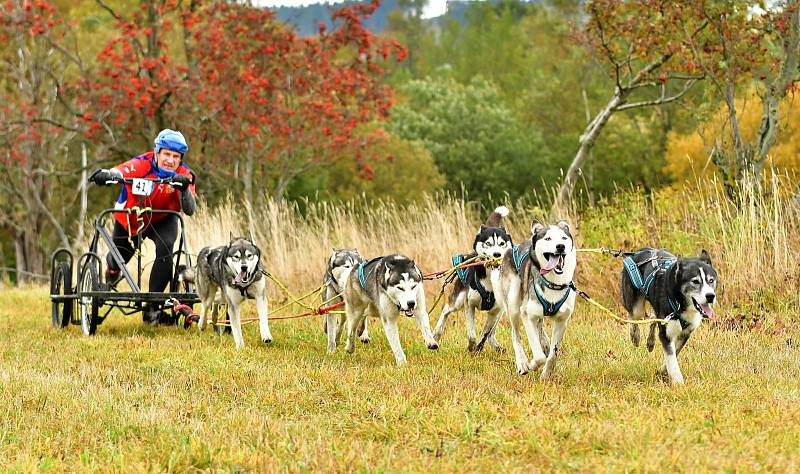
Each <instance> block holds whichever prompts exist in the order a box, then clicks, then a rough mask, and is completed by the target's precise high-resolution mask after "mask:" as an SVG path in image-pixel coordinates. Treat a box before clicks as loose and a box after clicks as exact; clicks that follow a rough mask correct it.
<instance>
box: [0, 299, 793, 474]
mask: <svg viewBox="0 0 800 474" xmlns="http://www.w3.org/2000/svg"><path fill="white" fill-rule="evenodd" d="M253 306H254V304H250V305H248V307H247V309H248V312H247V315H249V316H250V315H253V314H254V308H253ZM49 312H50V308H49V301H48V298H47V294H46V290H44V289H35V288H33V289H22V290H7V291H4V292H3V293H2V294H0V331H2V334H3V336H2V337H0V466H2V470H3V471H45V470H48V471H54V472H58V471H88V470H100V471H107V470H124V471H159V472H164V471H171V472H184V471H191V470H195V469H201V470H212V471H217V470H219V471H239V470H253V471H267V472H270V471H292V472H297V471H322V470H325V471H331V470H333V471H369V472H373V471H391V472H398V471H400V472H403V471H500V470H502V471H507V470H509V471H531V470H534V471H539V470H541V471H553V470H559V471H573V470H577V471H613V472H619V471H637V472H638V471H649V472H653V471H664V470H678V471H697V470H704V471H744V472H749V471H773V472H774V471H796V470H798V469H800V383H798V380H800V362H799V361H800V337H798V333H797V332H787V331H779V332H776V331H772V332H765V331H758V330H738V331H732V330H725V329H722V328H720V327H715V326H714V325H709V324H704V325H703V326H702V327H701V329H700V330H698V331H697V332H696V333H695V337H694V338H693V339H692V340H691V341H690V342H689V345H688V346H687V349H686V351H685V352H684V353H683V354H682V358H681V364H682V368H683V372H684V375H685V376H686V379H687V384H686V385H685V386H681V387H675V388H673V387H669V386H668V385H666V384H665V383H663V382H662V381H661V380H660V379H657V378H656V377H655V370H656V368H657V367H658V365H659V363H660V354H656V353H653V354H650V353H647V352H646V351H645V350H644V349H643V348H640V349H638V350H635V349H634V348H633V347H632V346H631V345H630V343H629V342H628V341H627V328H624V327H622V326H620V325H618V324H616V323H613V322H611V321H609V320H608V319H606V318H604V317H603V316H600V315H599V314H597V313H594V312H593V311H592V310H590V309H589V307H587V306H586V305H583V304H580V303H579V307H578V310H577V312H576V314H575V316H574V318H573V322H572V324H571V325H570V327H569V330H568V331H567V336H566V338H565V345H564V349H563V353H562V356H561V358H560V359H559V361H560V365H559V366H558V367H557V369H556V373H555V377H554V380H552V381H551V382H550V383H547V384H542V383H540V382H539V381H538V380H537V378H536V377H535V376H531V375H528V376H524V377H520V376H517V375H515V373H514V369H513V364H512V362H511V359H510V356H509V355H508V354H499V353H495V352H492V351H489V352H484V353H480V354H477V355H469V354H468V353H467V352H466V350H465V337H464V326H463V320H462V318H458V317H456V318H453V323H452V324H451V326H450V327H449V329H448V332H447V333H446V334H445V336H444V339H443V343H442V348H441V349H440V350H439V351H429V350H427V349H426V348H425V347H424V344H423V343H422V341H421V338H420V336H419V333H418V331H417V330H416V328H415V327H414V325H413V322H412V321H411V320H406V319H405V318H404V320H403V321H402V324H401V338H402V341H403V344H404V347H405V349H406V354H407V356H408V359H409V364H408V365H407V366H406V367H404V368H397V367H395V364H394V360H393V357H392V356H391V352H390V350H389V347H388V344H387V343H386V340H385V338H384V336H383V331H382V329H381V328H380V325H379V324H377V321H375V320H371V322H373V330H372V339H373V342H372V343H371V344H370V345H362V344H360V343H359V345H358V346H357V348H356V352H355V354H352V355H349V354H346V353H344V352H342V351H340V352H338V353H336V354H334V355H332V356H327V355H326V354H325V351H324V347H325V343H324V337H323V334H322V332H321V329H320V322H319V321H318V320H312V319H303V320H293V321H275V322H273V324H272V333H273V335H274V337H275V342H274V343H273V344H272V345H271V346H270V347H263V346H261V345H257V344H256V341H257V340H258V338H257V335H256V331H257V327H255V326H253V325H250V326H247V329H246V331H245V339H246V343H247V344H248V346H247V347H246V348H245V349H244V350H241V351H236V350H234V348H233V341H232V339H231V338H230V337H229V336H226V337H222V338H220V337H218V336H216V335H214V334H213V333H212V332H209V331H207V332H204V333H199V332H197V331H196V328H195V329H194V330H191V331H189V332H185V331H184V330H183V329H180V328H177V327H156V328H152V327H144V326H142V324H141V323H140V322H139V321H137V320H136V318H134V317H128V318H126V317H123V316H113V315H112V317H110V318H109V319H108V320H107V321H106V322H105V323H104V324H103V325H102V326H100V328H99V329H98V334H97V336H95V337H92V338H87V337H84V336H83V335H81V333H80V330H79V328H78V327H76V326H72V327H69V328H68V329H66V330H57V329H54V328H52V327H50V322H49ZM499 339H500V341H501V342H502V343H503V344H504V345H505V346H506V347H508V348H509V349H510V341H509V328H508V327H507V326H504V327H502V328H501V329H500V330H499Z"/></svg>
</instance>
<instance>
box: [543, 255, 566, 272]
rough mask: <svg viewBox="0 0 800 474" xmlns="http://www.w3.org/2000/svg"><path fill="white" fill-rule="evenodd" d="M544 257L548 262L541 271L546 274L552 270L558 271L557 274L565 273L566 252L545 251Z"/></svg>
mask: <svg viewBox="0 0 800 474" xmlns="http://www.w3.org/2000/svg"><path fill="white" fill-rule="evenodd" d="M544 258H546V259H547V263H546V264H545V265H544V266H543V267H542V269H541V270H539V273H541V274H542V275H546V274H548V273H550V272H551V271H554V272H556V275H561V274H562V273H564V254H563V253H545V254H544Z"/></svg>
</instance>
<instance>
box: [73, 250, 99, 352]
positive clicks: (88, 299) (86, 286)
mask: <svg viewBox="0 0 800 474" xmlns="http://www.w3.org/2000/svg"><path fill="white" fill-rule="evenodd" d="M97 274H98V271H97V263H96V262H94V261H91V260H90V261H87V262H86V265H84V266H83V268H82V269H81V275H80V279H79V280H78V290H77V291H78V307H79V308H80V313H81V329H82V330H83V333H84V334H86V335H87V336H93V335H94V333H95V331H97V323H98V322H99V317H98V313H99V311H100V304H99V301H98V300H97V297H92V296H87V295H84V293H85V292H90V291H99V290H100V282H99V280H98V276H97Z"/></svg>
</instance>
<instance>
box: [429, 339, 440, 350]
mask: <svg viewBox="0 0 800 474" xmlns="http://www.w3.org/2000/svg"><path fill="white" fill-rule="evenodd" d="M427 346H428V349H430V350H432V351H435V350H436V349H438V348H439V343H438V342H436V341H430V342H428V343H427Z"/></svg>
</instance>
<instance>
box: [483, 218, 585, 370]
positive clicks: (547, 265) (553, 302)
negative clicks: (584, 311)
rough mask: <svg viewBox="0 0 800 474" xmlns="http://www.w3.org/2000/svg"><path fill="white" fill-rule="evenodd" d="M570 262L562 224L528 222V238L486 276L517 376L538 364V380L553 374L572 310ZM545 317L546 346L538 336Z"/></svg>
mask: <svg viewBox="0 0 800 474" xmlns="http://www.w3.org/2000/svg"><path fill="white" fill-rule="evenodd" d="M576 262H577V259H576V250H575V245H574V242H573V239H572V234H571V233H570V227H569V224H568V223H567V222H566V221H563V220H562V221H559V222H558V223H557V224H555V225H548V226H545V225H543V224H541V223H540V222H539V221H537V220H535V219H534V220H533V222H532V223H531V237H530V238H529V239H528V240H526V241H525V242H523V243H522V244H520V245H515V246H513V247H512V248H511V249H509V250H508V251H506V253H505V255H504V256H503V263H502V264H501V265H500V271H499V272H495V273H493V274H492V278H493V282H492V284H493V286H494V290H495V294H496V295H497V298H498V300H499V301H500V302H501V304H502V305H504V307H505V311H506V312H508V316H509V319H510V320H511V342H512V345H513V347H514V357H515V364H516V368H517V373H519V374H520V375H524V374H526V373H528V371H530V370H536V369H538V368H539V367H541V366H542V365H544V367H543V369H542V373H541V376H540V379H541V380H542V381H545V380H548V379H549V378H550V376H551V375H552V373H553V369H554V367H555V365H556V358H557V357H558V351H559V349H560V348H561V340H562V339H563V337H564V333H565V332H566V330H567V324H568V323H569V319H570V316H572V312H573V310H574V309H575V291H574V285H573V283H572V276H573V275H574V273H575V266H576ZM545 316H547V317H549V318H551V319H552V320H553V338H552V345H551V344H550V342H549V341H548V340H547V334H546V333H545V331H544V321H543V319H544V317H545ZM523 329H524V332H525V333H526V334H527V337H528V343H529V345H530V348H531V352H532V356H533V358H532V359H531V360H530V361H529V360H528V358H527V356H526V352H525V347H524V345H523ZM489 335H490V333H489V332H487V331H486V330H484V332H483V334H482V336H481V340H480V341H479V342H478V344H479V345H483V343H484V342H485V341H486V339H487V338H488V337H489Z"/></svg>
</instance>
